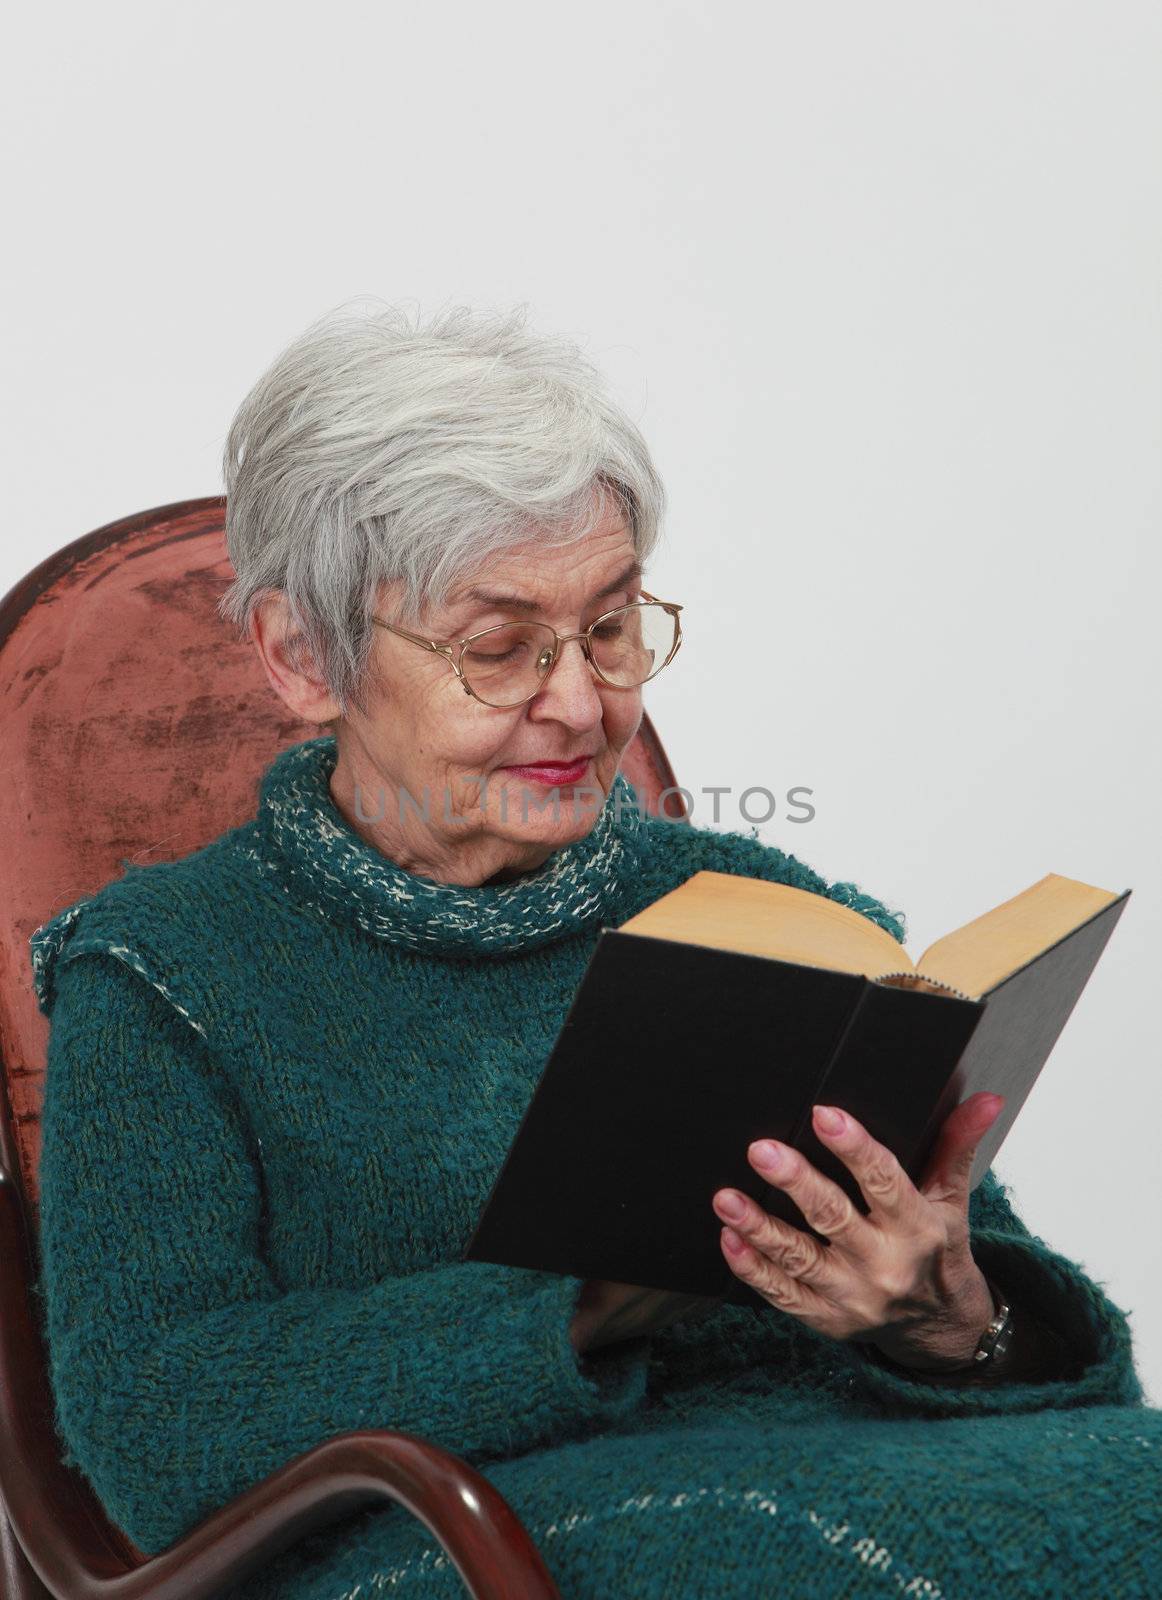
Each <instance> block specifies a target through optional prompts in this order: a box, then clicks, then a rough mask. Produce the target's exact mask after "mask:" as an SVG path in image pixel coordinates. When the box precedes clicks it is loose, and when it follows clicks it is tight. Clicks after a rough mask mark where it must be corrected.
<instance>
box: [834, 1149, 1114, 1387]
mask: <svg viewBox="0 0 1162 1600" xmlns="http://www.w3.org/2000/svg"><path fill="white" fill-rule="evenodd" d="M969 1227H970V1236H971V1240H972V1253H973V1257H974V1259H975V1261H976V1262H977V1264H978V1266H979V1267H980V1268H981V1270H982V1272H984V1273H985V1274H986V1275H987V1276H989V1277H990V1278H992V1279H993V1281H994V1282H995V1283H996V1284H997V1285H998V1287H1000V1288H1001V1289H1002V1290H1003V1291H1004V1293H1005V1297H1006V1299H1007V1300H1008V1301H1009V1303H1010V1305H1011V1306H1012V1308H1013V1316H1014V1318H1017V1317H1021V1316H1026V1317H1032V1318H1034V1319H1035V1320H1036V1321H1037V1322H1039V1323H1041V1324H1042V1325H1043V1327H1045V1328H1047V1329H1048V1331H1049V1334H1050V1336H1051V1340H1052V1343H1053V1344H1054V1345H1055V1346H1056V1349H1057V1352H1058V1357H1057V1359H1058V1366H1057V1370H1056V1375H1055V1376H1052V1377H1048V1378H1046V1379H1045V1380H1043V1381H1041V1382H1029V1381H1017V1380H1008V1381H1006V1380H1004V1379H1001V1380H998V1381H997V1382H995V1383H990V1384H979V1383H969V1384H965V1385H963V1386H961V1385H956V1384H950V1383H948V1382H940V1383H932V1382H928V1381H926V1380H925V1379H924V1378H923V1376H922V1375H921V1374H919V1373H909V1372H908V1371H907V1370H906V1369H905V1368H902V1367H898V1366H895V1365H894V1364H891V1363H885V1362H883V1361H882V1360H880V1358H879V1357H878V1355H877V1354H876V1353H875V1352H874V1351H873V1350H870V1349H868V1348H864V1347H861V1346H859V1345H856V1344H851V1343H848V1344H843V1345H841V1346H840V1347H839V1348H840V1349H841V1350H842V1351H844V1352H845V1357H846V1361H847V1363H848V1365H849V1368H850V1372H851V1376H852V1380H853V1383H854V1388H855V1391H856V1392H857V1393H858V1394H859V1395H860V1396H861V1397H862V1398H863V1399H864V1400H865V1401H867V1402H868V1403H869V1404H870V1405H871V1406H872V1407H873V1408H874V1409H876V1410H879V1411H889V1412H892V1413H895V1414H897V1415H912V1416H917V1415H919V1416H974V1415H978V1414H982V1413H988V1412H1015V1411H1044V1410H1050V1409H1056V1408H1059V1407H1070V1406H1087V1405H1141V1404H1144V1400H1143V1391H1142V1385H1141V1382H1140V1380H1139V1377H1138V1373H1137V1371H1136V1369H1135V1365H1134V1352H1133V1340H1132V1336H1131V1333H1130V1326H1129V1319H1128V1317H1127V1314H1126V1313H1125V1312H1124V1311H1122V1310H1121V1309H1120V1308H1119V1307H1118V1306H1116V1305H1115V1304H1114V1303H1113V1302H1112V1301H1111V1300H1109V1299H1108V1298H1107V1296H1106V1295H1105V1293H1104V1291H1103V1289H1102V1288H1101V1286H1100V1285H1099V1284H1097V1283H1095V1282H1094V1281H1093V1279H1091V1278H1090V1277H1088V1276H1087V1275H1086V1273H1085V1272H1083V1270H1082V1269H1081V1267H1080V1266H1078V1265H1077V1264H1076V1263H1075V1262H1073V1261H1070V1260H1067V1259H1066V1257H1065V1256H1063V1255H1060V1254H1058V1253H1057V1252H1056V1251H1055V1250H1052V1249H1051V1248H1050V1247H1049V1246H1048V1245H1047V1244H1046V1243H1045V1242H1044V1240H1042V1239H1038V1238H1036V1237H1035V1236H1034V1235H1033V1234H1032V1233H1030V1231H1029V1229H1028V1228H1027V1227H1026V1226H1025V1224H1024V1223H1023V1222H1022V1221H1021V1219H1020V1218H1019V1217H1018V1215H1017V1213H1016V1211H1015V1210H1014V1209H1013V1205H1012V1202H1011V1200H1010V1199H1009V1195H1008V1191H1007V1190H1006V1188H1005V1186H1004V1185H1003V1184H1002V1183H1001V1182H1000V1180H999V1179H998V1178H997V1177H996V1176H995V1174H994V1173H993V1172H992V1171H989V1172H987V1173H986V1174H985V1177H984V1181H983V1182H982V1183H980V1184H979V1185H978V1186H977V1188H976V1189H974V1190H973V1192H972V1194H971V1195H970V1197H969Z"/></svg>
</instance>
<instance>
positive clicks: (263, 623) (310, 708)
mask: <svg viewBox="0 0 1162 1600" xmlns="http://www.w3.org/2000/svg"><path fill="white" fill-rule="evenodd" d="M250 632H251V637H252V639H253V641H254V648H255V650H256V651H257V652H258V656H259V659H260V660H261V662H262V665H263V669H264V670H265V672H266V676H267V680H268V682H269V683H270V686H271V688H272V689H273V690H274V692H275V694H277V695H278V697H279V699H280V700H282V701H283V703H284V704H285V705H287V706H289V707H290V709H291V710H292V711H293V712H294V713H295V715H296V716H297V717H299V718H300V719H301V720H302V721H303V722H318V723H329V722H331V721H333V720H335V719H336V718H339V717H341V716H342V708H341V707H340V705H339V702H338V701H337V700H336V698H335V696H334V695H333V694H332V693H331V691H330V689H329V688H328V687H327V681H326V679H325V677H324V676H323V674H322V672H321V670H320V669H319V666H318V663H317V661H316V660H315V657H314V654H313V652H312V650H311V648H310V644H309V642H308V639H307V636H306V632H305V630H304V629H303V627H302V625H301V624H300V623H299V622H298V621H297V619H296V618H295V617H294V615H293V613H292V611H291V606H290V601H289V600H288V598H287V595H286V592H285V590H282V589H269V590H267V592H266V593H265V594H264V595H262V596H260V598H259V600H258V602H257V604H256V605H255V607H254V610H253V612H252V614H251V619H250Z"/></svg>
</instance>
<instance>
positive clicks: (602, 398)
mask: <svg viewBox="0 0 1162 1600" xmlns="http://www.w3.org/2000/svg"><path fill="white" fill-rule="evenodd" d="M526 314H527V313H526V309H525V308H524V307H523V306H521V307H517V308H515V309H513V310H509V311H475V310H472V309H471V308H469V307H466V306H456V307H452V308H450V309H445V310H443V311H440V312H438V313H436V314H435V315H434V316H432V317H431V318H429V320H428V321H427V322H426V323H423V322H421V320H420V317H419V313H418V311H417V313H416V316H415V318H414V319H411V318H409V316H408V315H407V314H406V313H405V312H404V311H403V310H402V309H400V308H399V307H388V308H387V309H385V310H381V311H377V312H375V313H374V314H372V315H370V316H367V315H362V314H358V313H352V312H350V311H349V310H347V309H346V308H344V307H340V308H339V309H338V310H337V311H335V312H330V313H328V314H327V315H326V316H324V317H322V318H321V319H320V320H319V321H317V322H315V323H313V324H312V325H311V326H310V327H309V328H308V329H307V330H306V332H305V333H303V334H302V335H301V336H300V337H299V338H298V339H296V340H295V341H294V342H293V343H292V344H291V345H289V346H288V347H287V348H286V349H285V350H284V351H283V352H282V354H281V355H279V356H278V358H277V359H276V360H275V362H274V364H273V365H272V366H271V367H270V368H269V370H268V371H267V372H266V373H265V374H264V375H263V377H261V378H260V379H259V381H258V382H257V383H256V384H255V386H254V388H253V389H252V390H251V391H250V393H249V394H248V395H247V396H246V398H245V400H244V401H243V402H242V405H241V406H240V407H239V409H238V412H237V414H236V415H235V417H234V420H233V422H232V423H231V425H230V430H229V433H228V435H227V438H226V445H225V450H224V454H223V475H224V478H225V482H226V545H227V549H228V551H229V555H230V559H231V561H232V563H233V566H234V572H235V577H234V581H233V583H232V584H231V585H230V588H229V589H228V590H227V591H226V593H225V594H224V595H223V597H222V599H221V601H220V602H219V613H220V614H221V615H222V616H223V617H224V618H226V619H228V620H230V621H233V622H235V623H236V624H238V625H239V626H240V627H241V628H242V629H243V630H244V631H246V632H249V628H250V623H251V618H252V616H253V611H254V607H255V605H256V604H257V602H258V600H259V599H260V598H261V596H262V595H263V594H264V593H265V592H267V591H270V590H282V591H284V592H285V594H286V596H287V600H288V603H289V607H290V611H291V614H292V618H293V620H294V623H295V624H296V625H297V630H298V631H297V633H296V634H295V638H294V642H293V644H292V646H291V648H292V649H293V650H294V651H295V659H298V660H300V661H301V659H302V657H301V649H302V646H303V645H306V646H307V647H309V649H310V651H311V654H312V656H313V658H314V660H315V662H316V664H317V667H318V670H319V672H320V673H321V674H322V676H323V678H324V679H325V681H326V683H327V686H328V688H329V690H330V692H331V693H332V694H333V695H334V696H335V698H336V699H337V701H338V702H339V704H340V705H341V706H342V708H343V712H344V714H346V712H347V710H348V708H349V706H350V705H352V704H354V705H356V706H358V707H359V708H360V709H363V707H362V705H361V695H362V692H363V687H364V674H365V671H366V666H367V660H368V657H369V654H370V650H371V639H372V635H373V633H374V627H373V625H372V624H371V621H370V617H371V613H372V611H373V610H374V609H375V603H376V599H377V592H378V589H379V586H380V585H381V584H382V583H385V582H387V583H392V582H397V581H400V580H402V584H403V588H402V594H401V598H400V602H399V605H398V607H397V610H396V614H395V616H394V617H392V618H390V619H388V620H391V621H395V622H398V623H399V624H400V625H401V626H412V627H417V626H419V624H420V621H421V618H422V616H423V614H424V611H425V609H426V607H427V606H429V605H434V606H439V605H441V604H443V603H444V602H445V601H446V600H447V598H448V596H449V594H450V593H451V591H452V590H453V588H454V587H455V586H456V585H457V584H458V583H459V582H461V581H462V580H463V579H464V578H465V577H466V576H467V575H468V574H470V573H472V572H475V571H476V570H477V569H478V568H479V567H480V565H481V563H482V562H484V561H486V560H487V558H488V557H489V556H491V555H493V554H495V553H498V552H501V551H504V550H507V549H509V548H511V547H512V546H514V545H516V544H519V543H523V542H525V541H526V540H530V539H538V540H541V541H543V542H544V543H545V544H546V545H549V544H554V545H555V544H565V543H569V542H571V541H572V540H574V539H577V538H580V537H583V536H584V535H585V534H586V533H587V532H589V531H590V530H591V529H592V528H593V527H595V526H596V525H597V523H598V522H599V521H600V520H601V518H602V517H604V515H605V514H606V512H607V510H608V509H610V507H611V505H612V506H616V507H617V508H618V509H619V510H620V511H621V512H622V513H623V514H624V516H625V518H626V521H627V524H628V526H629V528H630V530H631V532H632V536H633V542H634V548H635V551H636V554H637V559H638V560H639V561H640V562H641V563H642V565H643V567H644V566H645V564H646V562H647V560H648V559H649V556H650V555H651V554H652V552H653V550H654V548H655V546H656V544H657V541H658V538H659V536H660V525H661V519H662V515H663V512H664V510H665V491H664V489H663V486H662V482H661V479H660V477H659V476H658V473H657V471H656V470H655V468H654V465H653V462H652V461H651V459H650V454H649V450H648V448H647V446H646V442H645V440H644V438H643V437H642V435H641V432H640V431H639V429H638V428H637V426H636V425H635V424H634V423H633V422H632V421H631V420H630V418H629V417H628V416H627V415H626V414H625V413H624V411H622V410H621V408H620V407H619V406H618V405H617V404H616V403H615V402H614V401H613V400H611V399H610V398H609V396H608V394H607V392H606V387H605V384H604V381H603V379H602V378H601V376H600V374H599V372H598V371H597V369H596V368H595V367H594V366H593V365H592V364H591V363H590V362H589V360H588V359H587V358H586V357H585V356H584V355H583V354H582V352H581V350H580V349H579V348H578V346H577V345H576V344H574V343H573V342H571V341H570V340H568V339H566V338H563V337H559V336H549V335H543V334H537V333H533V332H531V331H529V330H527V329H526V327H525V321H526ZM292 631H293V630H292Z"/></svg>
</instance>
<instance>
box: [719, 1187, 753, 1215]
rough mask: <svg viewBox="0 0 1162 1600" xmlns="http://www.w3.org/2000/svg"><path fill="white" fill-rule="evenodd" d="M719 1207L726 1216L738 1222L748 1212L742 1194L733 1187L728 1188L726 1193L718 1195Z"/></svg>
mask: <svg viewBox="0 0 1162 1600" xmlns="http://www.w3.org/2000/svg"><path fill="white" fill-rule="evenodd" d="M718 1209H719V1211H720V1212H721V1213H722V1215H723V1216H724V1217H730V1218H732V1219H733V1220H734V1221H735V1222H737V1221H738V1220H739V1219H740V1218H741V1217H742V1216H743V1215H744V1214H745V1212H746V1206H745V1205H744V1204H743V1202H742V1196H741V1195H738V1194H735V1192H734V1190H733V1189H728V1190H727V1192H726V1193H725V1194H722V1195H719V1197H718Z"/></svg>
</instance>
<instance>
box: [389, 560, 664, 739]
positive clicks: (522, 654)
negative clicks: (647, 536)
mask: <svg viewBox="0 0 1162 1600" xmlns="http://www.w3.org/2000/svg"><path fill="white" fill-rule="evenodd" d="M642 596H643V599H642V600H641V601H634V602H633V604H632V605H628V606H618V607H617V608H616V609H615V610H613V611H606V612H604V613H603V614H602V615H601V616H600V617H598V618H597V620H596V622H591V623H590V624H589V626H588V627H587V628H586V629H584V631H583V632H581V633H558V632H557V630H556V628H551V627H550V626H549V624H548V623H547V622H499V623H497V624H496V625H495V627H492V628H484V629H482V630H481V632H480V633H470V634H469V635H468V636H467V638H465V639H451V640H437V639H425V638H423V637H421V635H419V634H417V633H409V632H408V631H407V629H406V628H397V627H396V626H395V625H394V624H393V623H390V622H384V621H383V620H382V619H381V618H380V617H372V619H371V620H372V622H374V623H375V624H376V626H377V627H380V628H386V629H387V631H388V632H389V633H397V634H398V635H399V636H400V638H401V639H410V640H411V642H412V644H418V645H422V646H423V648H424V649H425V650H432V651H435V653H436V654H437V655H441V656H444V657H446V659H447V661H448V664H449V665H450V666H451V668H452V671H453V672H454V673H455V674H456V676H457V677H458V678H459V680H460V683H461V686H462V688H463V690H464V693H465V694H470V695H472V696H473V698H474V699H476V700H479V701H481V702H482V703H483V704H484V705H486V706H496V707H498V708H501V709H504V708H509V707H512V706H519V705H523V704H524V703H525V701H526V700H531V699H532V698H533V696H534V695H536V694H538V693H539V692H540V691H541V690H542V689H543V688H544V686H545V684H546V682H547V681H548V677H549V674H550V673H551V672H552V670H553V668H554V667H555V666H556V665H557V662H558V661H559V660H560V659H561V649H562V646H563V645H567V644H568V643H569V641H570V640H571V639H578V640H580V643H581V648H582V650H583V651H584V652H585V655H586V657H587V659H588V661H589V665H590V666H591V667H592V668H593V671H594V672H595V673H596V674H597V676H598V678H599V679H600V680H601V682H602V683H605V684H608V685H609V687H610V688H612V689H636V688H638V687H639V686H640V685H641V684H643V683H648V682H649V681H650V679H651V678H656V677H657V675H658V673H659V672H661V670H662V668H663V667H666V666H669V664H670V662H671V661H672V660H673V659H674V657H675V656H676V655H677V653H678V650H679V648H680V647H681V644H682V623H681V619H680V617H679V615H678V613H679V612H680V611H681V610H682V607H681V606H679V605H675V604H674V602H673V601H671V600H659V599H657V598H656V597H655V596H654V595H652V594H647V593H646V591H645V590H644V589H643V590H642ZM456 650H458V651H459V654H458V655H457V654H454V653H453V652H454V651H456Z"/></svg>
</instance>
